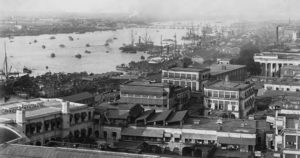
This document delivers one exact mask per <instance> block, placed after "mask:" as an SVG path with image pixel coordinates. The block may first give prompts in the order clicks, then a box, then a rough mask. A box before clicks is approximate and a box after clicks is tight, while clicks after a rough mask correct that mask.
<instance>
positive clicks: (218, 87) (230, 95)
mask: <svg viewBox="0 0 300 158" xmlns="http://www.w3.org/2000/svg"><path fill="white" fill-rule="evenodd" d="M253 86H254V84H250V83H239V82H229V81H217V82H215V83H212V84H210V85H207V86H206V87H205V88H204V95H205V97H204V106H205V108H207V109H208V110H207V112H206V115H218V116H224V117H234V118H245V117H246V116H247V115H248V114H249V112H250V110H251V109H252V108H253V107H254V97H255V91H254V87H253Z"/></svg>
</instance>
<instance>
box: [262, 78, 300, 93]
mask: <svg viewBox="0 0 300 158" xmlns="http://www.w3.org/2000/svg"><path fill="white" fill-rule="evenodd" d="M264 89H265V90H277V91H291V92H299V91H300V82H299V80H295V79H291V78H280V79H277V80H273V81H269V82H266V83H264Z"/></svg>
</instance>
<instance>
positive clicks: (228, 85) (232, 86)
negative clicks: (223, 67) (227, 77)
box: [205, 81, 253, 91]
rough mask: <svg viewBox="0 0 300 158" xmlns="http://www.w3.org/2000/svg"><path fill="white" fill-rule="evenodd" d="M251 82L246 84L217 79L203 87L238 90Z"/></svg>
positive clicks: (246, 86) (248, 85)
mask: <svg viewBox="0 0 300 158" xmlns="http://www.w3.org/2000/svg"><path fill="white" fill-rule="evenodd" d="M252 85H253V84H247V83H242V82H229V81H227V82H226V81H218V82H215V83H212V84H210V85H208V86H206V87H205V88H207V89H217V90H233V91H239V90H243V89H246V88H248V87H250V86H252Z"/></svg>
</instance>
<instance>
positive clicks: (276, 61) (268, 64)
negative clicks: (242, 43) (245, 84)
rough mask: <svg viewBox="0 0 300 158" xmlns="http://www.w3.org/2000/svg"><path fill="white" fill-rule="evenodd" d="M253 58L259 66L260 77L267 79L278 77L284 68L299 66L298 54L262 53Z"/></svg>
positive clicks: (299, 57)
mask: <svg viewBox="0 0 300 158" xmlns="http://www.w3.org/2000/svg"><path fill="white" fill-rule="evenodd" d="M253 58H254V61H255V62H257V63H259V64H260V65H261V70H262V75H263V76H269V77H275V76H279V75H280V70H281V68H282V67H284V66H288V65H294V66H298V65H300V56H299V53H285V52H262V53H259V54H255V55H254V57H253Z"/></svg>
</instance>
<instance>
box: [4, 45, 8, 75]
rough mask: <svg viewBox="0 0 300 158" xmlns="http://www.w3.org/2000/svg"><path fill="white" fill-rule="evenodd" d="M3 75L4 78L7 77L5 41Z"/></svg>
mask: <svg viewBox="0 0 300 158" xmlns="http://www.w3.org/2000/svg"><path fill="white" fill-rule="evenodd" d="M4 55H5V56H4V67H5V69H4V75H5V77H6V78H8V69H7V55H6V43H5V42H4Z"/></svg>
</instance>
